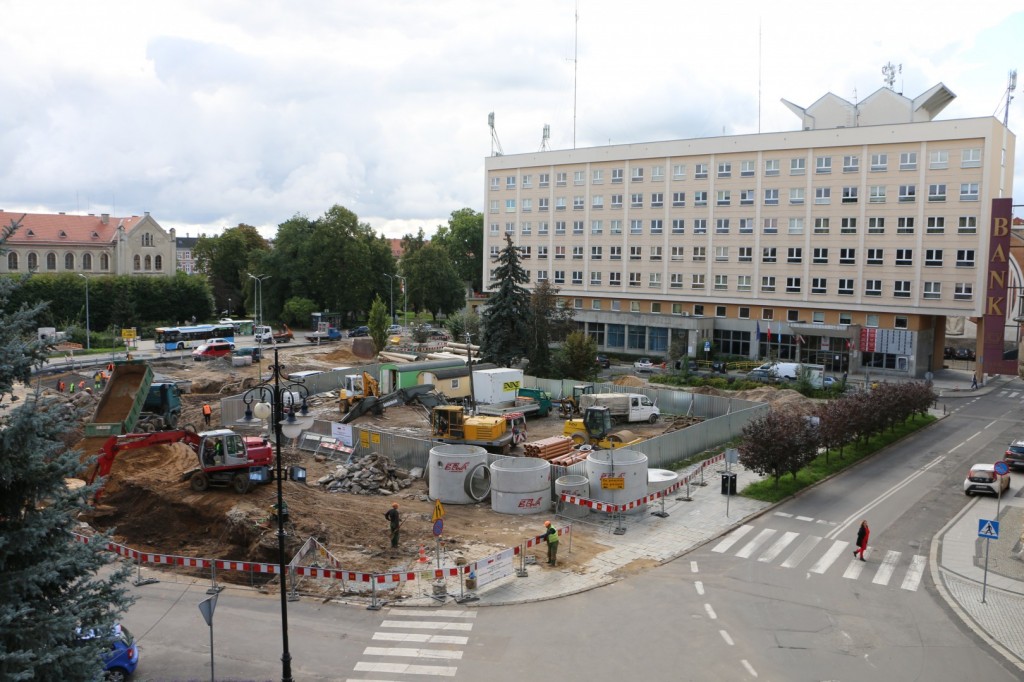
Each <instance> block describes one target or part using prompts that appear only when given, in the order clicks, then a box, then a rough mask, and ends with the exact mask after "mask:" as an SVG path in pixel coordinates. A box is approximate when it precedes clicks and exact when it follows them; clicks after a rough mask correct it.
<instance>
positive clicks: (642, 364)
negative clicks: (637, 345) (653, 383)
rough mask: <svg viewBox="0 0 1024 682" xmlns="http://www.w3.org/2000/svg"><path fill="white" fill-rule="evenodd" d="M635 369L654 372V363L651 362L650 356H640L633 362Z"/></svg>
mask: <svg viewBox="0 0 1024 682" xmlns="http://www.w3.org/2000/svg"><path fill="white" fill-rule="evenodd" d="M633 369H634V370H636V371H637V372H653V371H654V363H653V362H651V359H650V358H640V359H639V360H637V361H636V362H634V363H633Z"/></svg>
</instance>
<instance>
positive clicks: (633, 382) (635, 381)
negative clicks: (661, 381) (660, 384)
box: [612, 374, 647, 386]
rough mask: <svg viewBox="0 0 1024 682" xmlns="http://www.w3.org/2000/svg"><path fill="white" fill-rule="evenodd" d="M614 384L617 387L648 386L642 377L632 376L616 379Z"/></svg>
mask: <svg viewBox="0 0 1024 682" xmlns="http://www.w3.org/2000/svg"><path fill="white" fill-rule="evenodd" d="M612 383H613V384H615V385H616V386H646V385H647V382H646V381H644V380H643V379H641V378H640V377H635V376H632V375H631V374H627V375H626V376H621V377H616V378H615V380H614V381H612Z"/></svg>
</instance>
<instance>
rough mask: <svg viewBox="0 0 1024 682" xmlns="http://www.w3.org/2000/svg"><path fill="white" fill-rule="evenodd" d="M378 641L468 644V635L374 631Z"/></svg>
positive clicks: (375, 638) (374, 636)
mask: <svg viewBox="0 0 1024 682" xmlns="http://www.w3.org/2000/svg"><path fill="white" fill-rule="evenodd" d="M373 639H374V640H376V641H378V642H410V643H412V642H415V643H416V644H468V643H469V637H459V636H457V635H426V634H420V633H418V632H375V633H373Z"/></svg>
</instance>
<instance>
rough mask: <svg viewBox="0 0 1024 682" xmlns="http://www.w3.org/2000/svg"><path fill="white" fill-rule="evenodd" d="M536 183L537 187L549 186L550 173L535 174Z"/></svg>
mask: <svg viewBox="0 0 1024 682" xmlns="http://www.w3.org/2000/svg"><path fill="white" fill-rule="evenodd" d="M537 185H538V186H539V187H550V186H551V174H550V173H540V174H538V175H537Z"/></svg>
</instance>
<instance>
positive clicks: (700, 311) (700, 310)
mask: <svg viewBox="0 0 1024 682" xmlns="http://www.w3.org/2000/svg"><path fill="white" fill-rule="evenodd" d="M693 314H694V315H696V316H697V317H704V306H702V305H700V304H699V303H698V304H697V305H695V306H693Z"/></svg>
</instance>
